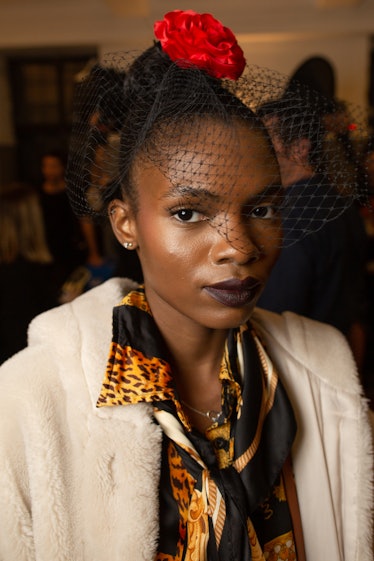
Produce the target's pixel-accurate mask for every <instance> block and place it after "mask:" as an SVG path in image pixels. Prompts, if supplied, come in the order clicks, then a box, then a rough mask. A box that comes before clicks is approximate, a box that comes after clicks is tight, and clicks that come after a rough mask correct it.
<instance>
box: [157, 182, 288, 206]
mask: <svg viewBox="0 0 374 561" xmlns="http://www.w3.org/2000/svg"><path fill="white" fill-rule="evenodd" d="M277 195H278V196H279V195H281V196H282V197H283V196H284V189H283V187H282V185H281V184H280V183H271V184H269V185H266V186H265V187H264V189H262V191H260V192H259V193H256V194H254V195H252V196H250V197H249V198H248V201H247V203H246V204H247V205H253V204H256V203H257V202H260V201H263V200H264V199H267V198H272V197H275V196H277ZM177 196H179V197H189V198H191V199H199V198H200V197H204V200H209V201H211V202H218V201H221V200H222V196H220V195H218V194H217V193H214V192H213V193H212V191H209V189H205V188H204V187H192V186H190V185H180V184H177V185H173V187H172V188H171V189H170V190H169V191H168V192H167V193H165V194H164V195H163V196H162V197H161V200H168V199H172V198H174V197H177Z"/></svg>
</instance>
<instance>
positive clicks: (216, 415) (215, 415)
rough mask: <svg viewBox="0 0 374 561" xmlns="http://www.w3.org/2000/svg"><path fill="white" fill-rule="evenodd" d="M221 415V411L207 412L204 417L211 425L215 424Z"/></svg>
mask: <svg viewBox="0 0 374 561" xmlns="http://www.w3.org/2000/svg"><path fill="white" fill-rule="evenodd" d="M221 415H222V411H207V412H206V416H207V417H208V419H210V420H211V421H212V422H213V423H217V422H218V421H219V419H220V417H221Z"/></svg>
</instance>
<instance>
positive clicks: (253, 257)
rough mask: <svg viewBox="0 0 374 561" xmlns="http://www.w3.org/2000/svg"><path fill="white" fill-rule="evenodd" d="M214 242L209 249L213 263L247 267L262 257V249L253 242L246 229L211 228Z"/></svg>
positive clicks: (237, 227)
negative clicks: (229, 263)
mask: <svg viewBox="0 0 374 561" xmlns="http://www.w3.org/2000/svg"><path fill="white" fill-rule="evenodd" d="M213 228H214V230H215V233H214V242H213V244H212V247H211V257H212V258H213V261H214V262H215V263H224V262H233V263H235V264H237V265H247V264H251V263H255V262H257V261H259V259H260V258H261V256H262V255H263V247H262V246H261V245H260V244H259V243H258V242H256V241H255V239H254V237H253V235H251V234H250V232H249V231H248V229H247V228H243V227H242V226H241V227H239V226H238V225H236V227H235V228H232V227H231V228H228V225H227V224H226V227H225V228H218V227H217V226H215V227H213Z"/></svg>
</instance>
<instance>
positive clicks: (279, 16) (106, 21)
mask: <svg viewBox="0 0 374 561" xmlns="http://www.w3.org/2000/svg"><path fill="white" fill-rule="evenodd" d="M172 9H194V10H196V11H206V12H211V13H213V15H215V16H216V17H217V18H218V19H220V20H221V21H223V23H224V24H225V25H227V26H229V27H231V29H232V30H233V31H234V32H235V34H236V35H237V37H238V39H239V42H240V44H241V45H242V47H243V49H244V51H245V54H246V58H247V60H248V62H250V63H254V64H258V65H260V66H266V67H268V68H274V69H276V70H279V71H281V72H283V73H286V74H292V73H293V72H294V71H295V69H296V68H297V67H298V66H299V65H300V64H301V63H302V62H304V61H305V60H306V59H307V58H309V57H312V56H321V57H325V58H326V59H327V60H328V61H329V62H330V63H331V65H332V66H333V68H334V71H335V78H336V95H337V97H339V98H342V99H346V100H348V101H350V102H353V103H358V104H360V105H363V106H365V105H368V100H369V95H368V94H369V85H370V59H371V51H372V46H371V38H372V36H373V35H374V0H189V1H188V2H186V1H180V2H178V1H177V0H0V123H1V126H0V179H1V177H2V176H4V175H5V176H8V175H9V173H10V172H9V169H5V168H7V166H8V167H9V165H10V164H9V163H10V162H11V161H12V157H11V156H10V152H9V150H10V149H12V148H13V149H15V146H16V144H17V134H15V130H14V108H13V113H12V96H11V95H10V93H9V92H10V88H9V71H8V62H9V59H10V58H14V57H17V56H20V57H22V56H33V53H34V55H35V56H36V54H37V53H39V54H42V55H43V56H45V55H46V54H49V55H50V56H52V55H53V53H54V52H56V53H57V52H58V53H60V54H61V53H62V52H78V51H80V50H82V49H83V50H84V49H88V50H91V51H92V52H94V51H97V53H98V54H99V56H101V55H102V54H103V53H105V52H107V51H113V50H118V49H122V48H124V49H132V48H143V47H145V46H148V45H149V44H150V43H151V41H152V40H153V31H152V26H153V22H154V21H155V20H156V19H161V18H162V16H163V14H164V13H165V12H167V11H169V10H172ZM5 154H6V157H4V155H5Z"/></svg>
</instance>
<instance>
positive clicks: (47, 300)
mask: <svg viewBox="0 0 374 561" xmlns="http://www.w3.org/2000/svg"><path fill="white" fill-rule="evenodd" d="M57 294H58V287H57V285H56V282H55V270H54V265H53V259H52V255H51V253H50V251H49V249H48V246H47V242H46V239H45V233H44V225H43V217H42V212H41V208H40V205H39V200H38V194H37V192H35V191H34V190H33V189H32V188H31V187H30V186H28V185H26V184H21V183H14V184H10V185H7V186H6V187H4V188H3V189H2V190H1V191H0V363H2V362H4V361H5V360H6V359H7V358H9V357H10V356H12V355H13V354H14V353H16V352H17V351H19V350H21V349H23V348H24V347H25V346H26V344H27V328H28V324H29V323H30V321H31V320H32V318H33V317H34V316H36V315H38V314H40V313H41V312H43V311H45V310H47V309H49V308H52V307H54V306H55V305H57Z"/></svg>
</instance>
